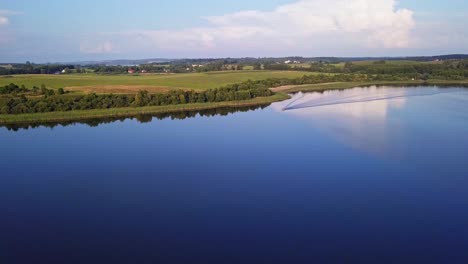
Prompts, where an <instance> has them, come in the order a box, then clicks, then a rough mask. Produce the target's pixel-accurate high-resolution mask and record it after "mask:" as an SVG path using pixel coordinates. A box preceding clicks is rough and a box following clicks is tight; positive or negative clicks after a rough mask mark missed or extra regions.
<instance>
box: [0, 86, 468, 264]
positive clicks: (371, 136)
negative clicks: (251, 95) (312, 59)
mask: <svg viewBox="0 0 468 264" xmlns="http://www.w3.org/2000/svg"><path fill="white" fill-rule="evenodd" d="M242 110H243V111H239V112H236V111H234V110H232V109H225V110H218V111H217V112H216V111H215V112H205V113H201V114H193V113H191V114H187V113H182V114H176V115H174V116H172V118H171V117H170V116H169V117H168V116H162V117H161V116H159V117H148V116H146V117H139V118H138V119H123V120H117V121H113V120H103V121H90V122H88V123H87V124H84V123H81V124H80V123H76V124H73V123H71V124H66V125H49V126H41V125H38V126H31V127H29V128H27V129H25V127H2V128H0V142H1V151H0V165H1V168H2V172H1V176H0V212H1V213H0V263H365V262H366V263H368V262H374V263H466V260H467V259H468V250H466V249H467V246H468V210H466V208H467V201H468V157H467V155H468V89H466V88H457V87H446V88H441V87H406V88H405V87H378V88H377V87H366V88H355V89H350V90H336V91H328V92H323V93H308V94H295V95H294V96H293V99H291V100H289V101H286V102H281V103H276V104H273V105H271V106H269V107H266V108H258V109H242Z"/></svg>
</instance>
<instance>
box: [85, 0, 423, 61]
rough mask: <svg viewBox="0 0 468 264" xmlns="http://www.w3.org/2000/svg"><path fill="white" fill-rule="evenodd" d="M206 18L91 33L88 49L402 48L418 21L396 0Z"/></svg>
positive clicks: (318, 1)
mask: <svg viewBox="0 0 468 264" xmlns="http://www.w3.org/2000/svg"><path fill="white" fill-rule="evenodd" d="M204 19H206V20H207V21H208V22H209V26H206V27H196V28H187V29H184V30H154V31H151V30H149V31H138V30H137V31H132V32H116V33H106V34H101V35H99V36H98V37H96V36H93V37H89V38H87V40H86V41H85V43H86V45H85V46H87V47H89V48H87V49H84V52H87V51H89V50H96V51H100V52H113V51H114V48H115V47H118V48H119V50H122V51H123V52H129V51H132V50H133V51H135V50H138V51H141V52H143V51H144V52H151V51H155V50H156V51H159V52H161V51H162V52H167V53H171V52H172V53H174V54H175V53H178V54H181V53H182V54H183V53H184V52H185V53H187V54H188V53H190V54H192V56H196V55H197V53H198V54H199V55H208V56H210V55H215V56H216V54H226V53H228V52H229V51H230V50H231V51H232V50H235V51H236V52H238V53H242V52H244V53H249V54H251V53H255V52H259V54H258V55H259V56H260V55H261V54H260V53H262V54H265V53H269V52H270V53H275V52H279V53H285V52H289V53H290V54H298V53H303V52H314V51H315V52H318V51H319V50H322V49H327V50H329V51H330V52H333V51H346V50H347V49H366V48H378V49H401V48H408V47H410V43H411V30H412V29H413V27H414V25H415V22H414V19H413V12H412V11H410V10H407V9H398V8H397V7H396V0H335V1H333V0H300V1H297V2H294V3H292V4H287V5H282V6H279V7H277V8H276V9H274V10H272V11H267V12H264V11H256V10H251V11H242V12H237V13H232V14H225V15H222V16H212V17H205V18H204ZM90 39H91V41H90ZM92 39H98V40H97V41H96V40H92ZM99 39H101V41H99ZM103 39H104V40H103ZM93 41H94V42H93ZM108 46H111V47H114V48H105V47H108Z"/></svg>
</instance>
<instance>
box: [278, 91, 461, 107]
mask: <svg viewBox="0 0 468 264" xmlns="http://www.w3.org/2000/svg"><path fill="white" fill-rule="evenodd" d="M454 92H456V91H441V90H440V89H414V90H408V89H404V90H403V89H394V90H393V89H392V90H388V89H385V90H380V91H379V90H371V91H365V90H360V91H353V90H349V91H338V92H337V91H331V92H329V93H326V94H317V93H315V94H298V95H297V98H296V97H293V99H292V101H291V102H290V103H289V104H288V105H286V106H285V107H284V108H283V111H287V110H295V109H303V108H313V107H321V106H329V105H342V104H352V103H364V102H373V101H382V100H391V99H398V98H406V97H416V96H433V95H439V94H447V93H454Z"/></svg>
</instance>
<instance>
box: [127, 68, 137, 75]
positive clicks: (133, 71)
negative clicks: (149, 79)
mask: <svg viewBox="0 0 468 264" xmlns="http://www.w3.org/2000/svg"><path fill="white" fill-rule="evenodd" d="M135 72H136V71H135V69H133V68H130V69H128V73H130V74H134V73H135Z"/></svg>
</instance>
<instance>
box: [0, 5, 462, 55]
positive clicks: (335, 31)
mask: <svg viewBox="0 0 468 264" xmlns="http://www.w3.org/2000/svg"><path fill="white" fill-rule="evenodd" d="M247 10H250V11H252V12H242V11H247ZM406 11H408V12H406ZM375 14H377V15H375ZM467 18H468V1H462V0H450V1H435V0H426V1H420V0H401V1H398V2H396V1H394V0H336V1H333V0H327V1H325V0H296V1H291V0H256V1H252V0H249V1H247V0H237V1H219V0H217V1H215V0H199V1H189V0H186V1H177V0H174V1H150V0H140V1H124V0H112V1H107V0H102V1H95V0H94V1H92V0H80V1H63V0H61V1H59V0H48V1H32V0H15V1H2V2H0V61H1V62H6V61H9V62H24V61H26V60H31V61H37V62H47V61H74V60H92V59H116V58H146V57H168V58H169V57H170V58H174V57H221V56H233V57H235V56H287V55H299V56H333V55H335V56H384V55H388V56H397V55H431V54H441V53H468V49H467V48H466V47H468V45H467V44H468V29H465V28H464V23H466V22H464V21H465V20H466V19H467ZM331 21H332V22H333V23H332V22H331ZM337 21H338V22H337ZM434 36H436V37H434Z"/></svg>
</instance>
